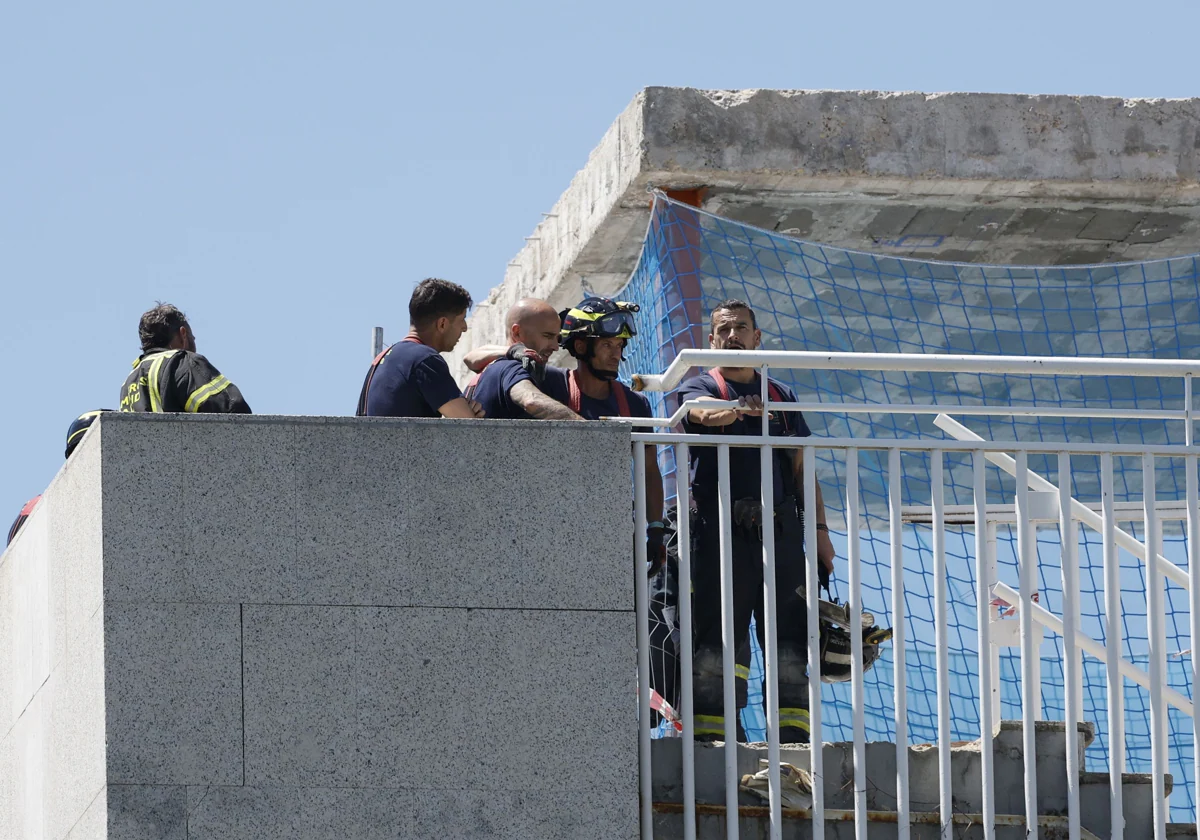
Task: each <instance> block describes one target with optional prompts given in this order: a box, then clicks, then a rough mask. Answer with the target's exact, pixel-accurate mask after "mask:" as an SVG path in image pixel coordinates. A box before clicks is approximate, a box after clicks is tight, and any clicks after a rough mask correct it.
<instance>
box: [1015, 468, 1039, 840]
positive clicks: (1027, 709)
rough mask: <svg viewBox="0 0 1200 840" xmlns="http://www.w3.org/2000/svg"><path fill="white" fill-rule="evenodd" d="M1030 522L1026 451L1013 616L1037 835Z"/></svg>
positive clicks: (1028, 819)
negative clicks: (1018, 640) (1016, 602)
mask: <svg viewBox="0 0 1200 840" xmlns="http://www.w3.org/2000/svg"><path fill="white" fill-rule="evenodd" d="M1032 535H1033V525H1032V524H1031V522H1030V510H1029V454H1028V453H1027V452H1025V450H1021V451H1020V452H1018V453H1017V564H1018V573H1019V576H1020V580H1021V603H1020V606H1019V608H1018V612H1017V617H1018V620H1019V622H1020V629H1021V742H1022V746H1023V752H1024V753H1025V756H1024V757H1025V826H1026V836H1030V837H1037V816H1038V802H1037V729H1036V728H1035V727H1036V721H1037V709H1038V708H1040V706H1041V698H1042V686H1041V684H1040V683H1039V682H1038V681H1037V668H1036V664H1035V663H1034V657H1035V656H1039V655H1040V654H1039V652H1038V650H1037V649H1036V648H1035V647H1034V634H1033V592H1034V589H1033V584H1034V577H1035V576H1036V574H1037V545H1036V544H1032V542H1033V540H1032Z"/></svg>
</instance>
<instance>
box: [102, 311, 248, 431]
mask: <svg viewBox="0 0 1200 840" xmlns="http://www.w3.org/2000/svg"><path fill="white" fill-rule="evenodd" d="M138 335H139V337H140V339H141V342H142V355H140V356H139V357H138V358H137V360H136V361H134V363H133V372H132V373H130V374H129V376H128V377H126V379H125V384H124V385H122V386H121V411H150V412H187V413H189V414H196V413H205V414H249V413H250V406H249V405H247V404H246V400H245V399H243V397H242V392H241V391H239V390H238V387H237V386H236V385H234V384H233V383H232V382H230V381H229V379H227V378H226V377H225V376H224V375H223V374H222V373H221V372H220V371H219V370H217V369H216V368H215V367H213V365H212V363H211V362H209V361H208V359H206V358H204V357H203V356H201V355H200V354H199V353H197V352H196V334H195V333H194V332H193V331H192V328H191V325H190V324H188V320H187V317H186V316H185V315H184V314H183V313H182V312H180V311H179V310H178V309H176V308H175V307H174V306H171V304H169V303H160V304H158V305H157V306H155V307H154V308H153V309H151V310H150V311H149V312H146V313H145V314H144V315H142V319H141V322H140V323H139V324H138Z"/></svg>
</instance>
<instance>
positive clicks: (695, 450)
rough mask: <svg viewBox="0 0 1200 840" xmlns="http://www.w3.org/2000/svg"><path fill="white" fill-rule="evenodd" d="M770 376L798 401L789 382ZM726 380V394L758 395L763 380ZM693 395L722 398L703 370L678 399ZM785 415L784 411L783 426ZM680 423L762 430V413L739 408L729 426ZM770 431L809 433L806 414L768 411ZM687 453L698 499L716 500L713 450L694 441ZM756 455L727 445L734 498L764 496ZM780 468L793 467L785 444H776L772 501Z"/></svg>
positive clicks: (693, 430)
mask: <svg viewBox="0 0 1200 840" xmlns="http://www.w3.org/2000/svg"><path fill="white" fill-rule="evenodd" d="M771 382H772V383H773V384H774V385H775V386H776V387H777V388H778V389H779V392H781V393H782V394H783V396H784V398H785V399H786V400H787V401H788V402H795V401H796V395H795V393H794V392H793V391H792V389H791V388H788V387H787V386H786V385H784V384H783V383H782V382H779V381H778V380H775V379H772V380H771ZM725 383H726V385H728V386H729V399H737V398H738V397H748V396H758V395H760V394H761V393H762V380H761V379H760V378H759V377H758V376H755V377H754V381H753V382H734V381H732V380H728V379H727V380H726V381H725ZM697 397H713V398H716V399H718V400H719V399H721V398H722V397H721V389H720V388H719V387H718V386H717V381H716V380H715V379H713V378H712V376H710V375H709V374H707V373H704V374H701V375H700V376H694V377H692V378H691V379H688V380H686V381H685V382H684V383H683V385H682V386H681V387H680V389H679V402H680V404H681V405H682V404H683V403H684V402H686V401H687V400H691V399H696V398H697ZM783 415H787V428H786V429H785V427H784V423H783ZM683 427H684V430H685V431H686V432H688V433H689V434H700V435H714V436H715V435H723V434H724V435H730V434H732V435H761V434H762V418H761V417H752V416H749V415H745V414H741V415H739V416H738V419H737V420H735V421H734V422H732V423H730V424H729V425H728V426H702V425H700V424H699V423H693V422H691V421H690V420H687V419H685V420H684V422H683ZM769 431H770V433H771V436H772V437H784V436H791V437H808V436H809V435H811V434H812V431H811V430H810V429H809V428H808V423H807V422H805V420H804V415H803V414H801V413H800V412H799V411H772V412H771V417H770V426H769ZM714 442H715V441H714ZM689 453H690V456H691V462H692V463H691V467H692V495H693V497H694V498H695V499H696V504H697V505H703V506H706V507H707V506H710V505H711V506H715V505H716V503H717V450H716V448H715V447H712V446H692V447H690V448H689ZM760 457H761V456H760V455H759V450H758V449H755V448H752V447H744V446H731V447H729V490H730V498H731V499H732V500H734V501H737V500H738V499H746V498H753V499H758V498H761V497H762V486H761V484H760V483H759V476H760V472H759V464H760V463H761V462H760ZM782 469H788V470H790V469H791V457H790V453H789V452H788V450H776V457H775V469H774V482H773V483H774V486H775V500H776V502H778V501H779V500H780V499H782V498H783V492H784V481H783V474H782Z"/></svg>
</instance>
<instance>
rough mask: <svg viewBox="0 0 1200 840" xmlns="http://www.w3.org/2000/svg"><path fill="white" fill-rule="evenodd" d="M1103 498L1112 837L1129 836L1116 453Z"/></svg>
mask: <svg viewBox="0 0 1200 840" xmlns="http://www.w3.org/2000/svg"><path fill="white" fill-rule="evenodd" d="M1100 498H1101V506H1102V508H1103V518H1104V532H1103V552H1104V641H1105V646H1106V650H1105V652H1106V654H1107V656H1106V657H1105V666H1106V667H1105V671H1106V676H1107V683H1108V764H1109V766H1108V771H1109V783H1108V793H1109V798H1110V803H1111V805H1110V807H1111V811H1112V835H1111V836H1112V840H1123V838H1124V836H1125V809H1124V806H1123V804H1122V802H1121V794H1122V790H1121V774H1122V773H1124V772H1125V697H1124V694H1125V691H1124V689H1125V680H1124V678H1123V677H1122V676H1121V567H1120V565H1119V564H1118V558H1117V543H1116V537H1115V531H1116V524H1115V522H1114V520H1113V515H1114V514H1113V457H1112V453H1111V452H1105V453H1103V454H1102V455H1101V456H1100Z"/></svg>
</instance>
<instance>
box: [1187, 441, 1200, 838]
mask: <svg viewBox="0 0 1200 840" xmlns="http://www.w3.org/2000/svg"><path fill="white" fill-rule="evenodd" d="M1183 461H1184V466H1185V471H1186V473H1187V476H1186V478H1187V481H1186V488H1187V489H1186V492H1187V552H1188V578H1189V580H1190V582H1191V587H1190V588H1189V590H1188V603H1189V604H1190V605H1191V610H1190V619H1189V628H1188V629H1189V630H1190V631H1191V633H1190V635H1191V651H1192V652H1191V656H1190V657H1189V659H1190V660H1191V663H1192V664H1191V668H1189V669H1188V673H1189V676H1191V681H1192V697H1193V703H1194V705H1193V708H1192V756H1193V775H1192V778H1193V779H1194V780H1196V782H1197V784H1200V702H1195V701H1197V700H1200V698H1197V697H1196V694H1195V692H1196V685H1197V684H1198V683H1200V664H1198V663H1200V488H1198V487H1197V483H1198V481H1197V475H1196V466H1197V458H1196V456H1195V455H1188V456H1187V457H1185V458H1184V459H1183ZM1196 799H1197V801H1196V802H1194V803H1193V805H1194V808H1195V810H1194V812H1193V814H1192V820H1193V821H1197V822H1200V797H1196Z"/></svg>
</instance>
